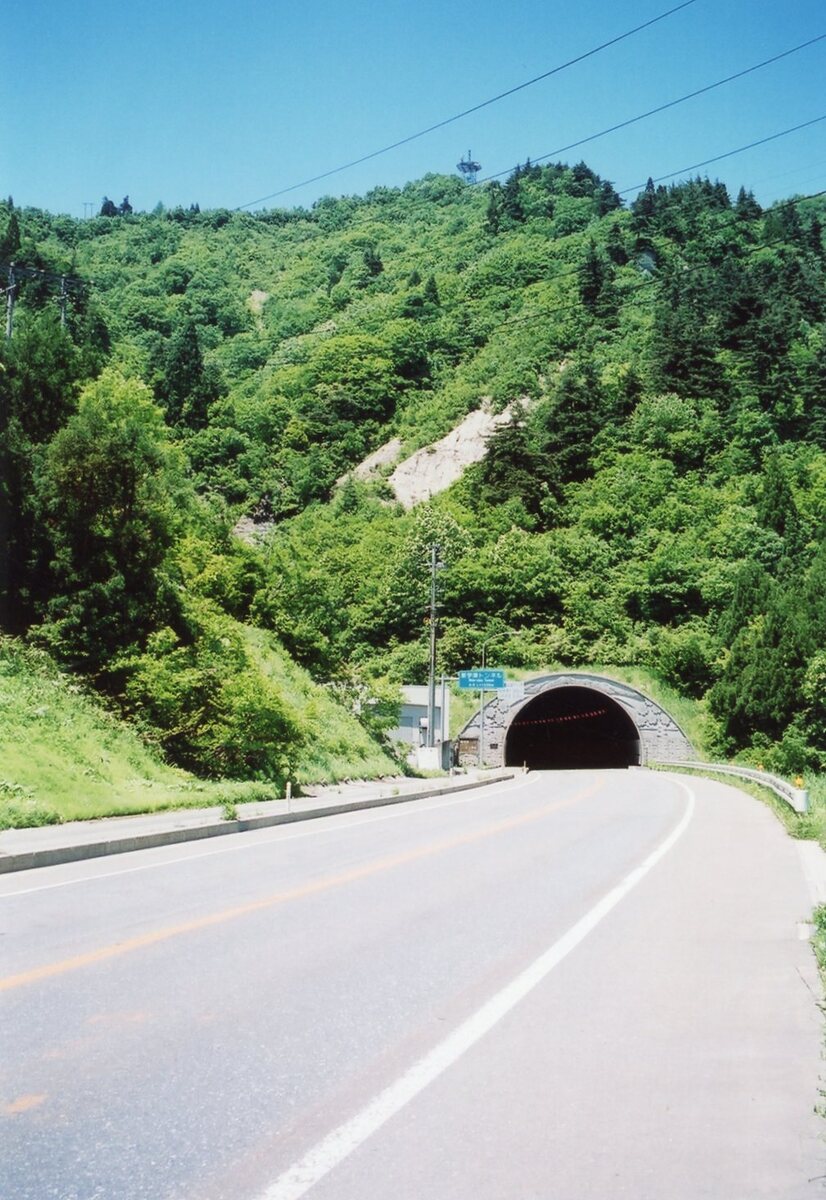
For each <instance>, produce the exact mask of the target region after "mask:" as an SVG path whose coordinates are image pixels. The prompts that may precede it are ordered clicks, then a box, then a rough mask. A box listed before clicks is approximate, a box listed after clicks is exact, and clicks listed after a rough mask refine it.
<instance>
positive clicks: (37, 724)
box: [0, 638, 274, 829]
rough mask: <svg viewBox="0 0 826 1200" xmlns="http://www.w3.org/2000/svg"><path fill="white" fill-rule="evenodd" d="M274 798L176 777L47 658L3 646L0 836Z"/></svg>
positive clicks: (252, 789)
mask: <svg viewBox="0 0 826 1200" xmlns="http://www.w3.org/2000/svg"><path fill="white" fill-rule="evenodd" d="M273 795H274V792H273V789H272V788H268V787H267V786H266V785H263V784H260V783H243V782H242V783H231V782H224V781H218V782H213V781H209V782H208V781H204V780H199V779H196V778H195V777H194V776H193V775H190V774H189V773H188V772H186V771H181V770H178V769H177V768H175V767H170V766H169V765H167V764H166V763H164V762H163V760H162V758H161V757H160V755H159V754H158V753H157V752H156V751H155V750H153V748H152V747H151V746H148V745H147V744H146V743H144V742H143V741H142V740H141V739H140V737H139V736H138V734H137V733H136V732H135V731H134V730H133V729H131V728H130V726H128V725H126V724H125V723H124V722H123V721H121V720H119V719H118V718H117V717H115V716H114V715H112V714H111V713H110V712H108V711H107V710H106V708H105V707H104V706H103V704H102V702H101V701H100V700H99V699H98V698H97V697H96V696H94V695H92V694H90V693H88V692H87V691H86V690H85V689H84V688H83V686H82V684H81V683H79V682H78V681H77V680H76V679H74V678H73V677H71V676H69V675H66V674H64V673H63V672H62V671H60V670H59V669H58V668H57V667H56V666H55V664H54V663H53V662H52V660H51V659H50V658H49V657H48V655H46V654H44V653H43V652H41V651H38V650H35V649H33V648H31V647H28V646H24V645H23V644H22V643H21V642H19V641H16V640H14V639H12V638H2V639H0V829H8V828H11V827H19V826H34V825H46V824H55V823H58V822H60V821H74V820H83V819H87V818H91V817H102V816H112V815H122V816H125V815H128V814H133V813H141V812H150V811H153V810H157V809H169V808H184V807H192V806H197V807H209V806H212V805H221V804H224V803H225V802H227V801H228V800H231V801H234V802H236V803H241V802H243V801H246V800H259V799H264V798H266V799H270V798H272V797H273Z"/></svg>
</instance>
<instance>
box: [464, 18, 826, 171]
mask: <svg viewBox="0 0 826 1200" xmlns="http://www.w3.org/2000/svg"><path fill="white" fill-rule="evenodd" d="M824 40H826V33H820V34H818V35H817V37H813V38H810V39H809V41H807V42H801V43H800V45H799V46H792V48H791V49H790V50H784V51H783V52H782V53H781V54H775V55H774V56H773V57H772V58H766V59H764V60H763V62H759V63H755V64H754V66H751V67H746V68H745V70H743V71H737V72H736V73H735V74H734V75H727V76H726V78H725V79H718V80H717V82H716V83H709V84H707V85H706V86H705V87H701V88H698V89H697V90H696V91H694V92H688V93H687V94H686V95H685V96H679V97H678V98H677V99H676V100H669V101H668V103H666V104H659V105H658V106H657V107H656V108H649V109H648V111H647V112H644V113H639V114H638V115H637V116H636V117H629V118H628V120H627V121H620V122H619V123H618V124H617V125H610V126H609V127H608V128H607V129H601V130H600V131H599V133H592V134H589V136H588V137H584V138H580V139H579V140H578V141H576V142H569V143H568V145H567V146H560V147H559V148H558V149H556V150H549V151H548V153H547V154H540V155H539V157H538V158H533V159H531V162H534V163H540V162H545V160H546V159H548V158H553V157H554V155H556V154H564V153H565V151H566V150H574V149H575V148H576V147H577V146H585V145H586V144H587V143H588V142H595V141H596V140H597V138H601V137H605V136H606V135H607V134H609V133H616V132H617V130H619V129H627V128H628V126H629V125H636V124H637V122H638V121H644V120H645V119H646V118H647V117H653V116H656V114H657V113H661V112H666V111H667V110H668V109H669V108H676V107H677V105H678V104H685V102H686V101H687V100H694V99H696V98H697V96H704V95H705V94H706V93H707V92H713V91H714V90H715V89H716V88H719V87H723V86H724V85H725V84H727V83H733V82H734V81H735V80H736V79H743V78H744V76H746V75H751V74H753V73H754V72H755V71H760V70H762V68H763V67H768V66H771V64H772V63H776V62H780V60H781V59H783V58H788V57H789V55H790V54H797V52H798V51H799V50H805V49H806V48H807V47H809V46H814V45H815V44H816V43H817V42H822V41H824ZM513 170H515V168H514V167H508V168H507V169H506V170H504V171H497V172H496V173H495V174H493V175H485V176H484V177H483V178H482V179H481V180H480V181H479V182H480V183H487V182H489V181H490V180H491V179H501V178H502V176H503V175H509V174H510V173H511V172H512V171H513ZM643 186H644V185H643ZM630 190H632V189H629V191H630ZM620 194H622V193H620Z"/></svg>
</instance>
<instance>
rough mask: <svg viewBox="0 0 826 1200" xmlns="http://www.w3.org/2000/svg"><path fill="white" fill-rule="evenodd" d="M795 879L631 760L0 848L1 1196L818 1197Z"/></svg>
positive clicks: (770, 847) (728, 808)
mask: <svg viewBox="0 0 826 1200" xmlns="http://www.w3.org/2000/svg"><path fill="white" fill-rule="evenodd" d="M810 908H811V902H810V900H809V897H808V895H807V892H806V888H805V885H804V880H803V875H802V871H801V868H800V864H799V861H798V857H797V853H796V847H795V845H794V843H793V842H791V841H790V840H789V839H787V838H786V837H785V835H784V834H783V832H782V830H781V829H780V827H779V825H778V824H777V823H776V821H775V820H774V818H773V817H772V816H771V814H770V813H769V812H768V811H767V810H765V809H764V808H763V807H762V806H760V805H759V804H758V803H756V802H755V801H753V800H751V799H749V798H748V797H746V796H744V795H742V794H741V793H738V792H736V791H735V790H733V789H731V788H729V787H726V786H724V785H722V784H716V783H710V782H707V781H703V780H696V781H690V780H683V781H680V780H677V779H676V778H674V777H670V776H664V775H659V774H650V773H648V772H642V771H627V772H623V771H618V772H557V773H541V774H531V775H528V776H525V777H520V778H518V779H516V780H513V781H510V782H507V783H503V784H500V785H496V786H495V787H491V788H486V789H483V790H480V791H479V792H476V793H470V794H463V795H462V796H461V797H443V798H437V799H433V800H431V801H425V802H419V803H417V804H415V805H410V806H407V805H403V806H399V807H394V808H392V809H387V810H378V811H371V812H369V813H353V814H348V815H345V816H339V817H330V818H326V819H323V820H318V821H311V822H307V823H306V824H304V825H301V826H283V827H279V828H277V829H273V830H268V831H264V832H260V833H252V834H243V835H239V836H237V837H236V838H233V839H222V844H221V845H217V846H216V845H215V844H208V845H205V844H204V843H195V844H192V845H188V846H185V847H181V846H175V847H169V848H167V849H163V850H153V851H144V852H142V853H140V854H135V855H124V856H120V857H118V858H117V859H99V860H94V861H90V862H86V863H76V864H71V865H67V866H63V867H54V868H48V869H43V870H39V871H36V872H35V871H30V872H25V873H20V874H19V875H16V876H11V877H5V878H3V879H2V880H0V961H2V968H0V1010H1V1011H0V1020H2V1025H0V1144H1V1145H2V1155H0V1196H2V1197H4V1198H5V1197H8V1198H9V1200H50V1198H52V1197H54V1198H55V1200H298V1197H300V1196H304V1195H307V1196H308V1197H310V1198H311V1200H424V1198H425V1197H427V1198H431V1197H432V1198H434V1200H521V1198H528V1197H531V1198H534V1197H535V1198H537V1200H608V1198H611V1200H613V1198H615V1197H616V1198H620V1197H627V1198H629V1200H649V1198H650V1200H661V1198H667V1200H704V1198H709V1200H758V1198H760V1197H774V1198H776V1200H798V1198H800V1200H803V1198H809V1197H815V1196H820V1195H826V1189H825V1188H824V1178H826V1163H825V1162H824V1156H823V1154H822V1148H821V1144H820V1142H819V1120H818V1118H816V1117H815V1116H814V1114H813V1109H814V1107H815V1105H816V1104H817V1103H818V1100H819V1093H818V1086H819V1079H818V1075H819V1067H820V1061H819V1060H820V1046H821V1025H820V1016H819V1011H818V1008H817V1004H816V995H815V993H816V990H817V984H816V977H815V971H814V965H813V960H812V955H811V950H810V948H809V947H808V945H807V944H806V943H805V941H802V940H801V939H800V936H799V929H798V923H799V922H804V921H805V920H806V919H807V917H808V914H809V910H810Z"/></svg>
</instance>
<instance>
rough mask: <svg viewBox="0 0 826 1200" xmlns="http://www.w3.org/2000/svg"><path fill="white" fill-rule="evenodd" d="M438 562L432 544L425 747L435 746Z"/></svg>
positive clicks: (437, 556) (437, 552)
mask: <svg viewBox="0 0 826 1200" xmlns="http://www.w3.org/2000/svg"><path fill="white" fill-rule="evenodd" d="M443 567H444V563H440V562H439V547H438V545H437V544H436V543H435V542H434V543H433V545H432V546H431V547H430V667H429V671H428V676H427V743H426V744H427V745H428V746H435V745H436V730H435V728H434V727H435V724H436V620H437V612H438V604H437V603H436V572H437V571H440V570H442V568H443Z"/></svg>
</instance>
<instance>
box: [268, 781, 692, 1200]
mask: <svg viewBox="0 0 826 1200" xmlns="http://www.w3.org/2000/svg"><path fill="white" fill-rule="evenodd" d="M673 782H674V785H675V786H676V787H679V788H682V789H683V790H684V791H685V793H686V794H687V796H688V804H687V805H686V809H685V812H684V813H683V816H682V818H681V819H680V821H679V823H678V824H677V826H676V828H674V829H673V830H672V832H671V833H670V834H669V835H668V837H667V838H666V839H665V841H663V842H661V843H660V845H659V846H658V847H657V849H656V850H654V851H653V853H651V854H649V855H648V857H647V858H646V859H645V860H644V861H643V862H642V863H641V864H640V865H639V866H638V867H636V868H635V869H634V870H633V871H631V873H630V874H628V875H626V876H625V878H624V879H623V880H622V882H621V883H619V884H617V886H616V887H615V888H613V889H612V890H611V891H610V892H609V893H608V894H607V895H606V896H604V897H603V898H602V900H600V901H599V902H598V903H597V904H595V905H594V907H593V908H592V909H591V910H590V911H589V912H587V913H586V914H585V916H584V917H581V918H580V920H579V921H577V922H576V924H575V925H573V926H571V928H570V929H569V930H568V931H567V933H564V934H563V935H562V937H561V938H560V939H559V940H558V941H556V942H554V944H553V945H552V946H551V947H550V948H549V949H548V950H546V951H544V953H543V954H541V955H540V956H539V958H537V959H535V961H534V962H533V963H531V965H530V966H529V967H528V968H527V969H526V970H524V971H523V972H522V973H521V974H519V975H517V976H516V978H515V979H513V980H512V981H511V982H510V983H509V984H507V985H506V986H505V987H504V988H503V989H502V990H501V991H499V992H497V993H496V995H495V996H493V997H491V999H490V1000H488V1001H487V1002H486V1003H485V1004H483V1005H482V1007H481V1008H479V1009H477V1011H476V1012H475V1013H473V1015H472V1016H470V1017H469V1018H468V1019H467V1020H466V1021H464V1022H463V1023H462V1024H461V1025H459V1026H458V1027H457V1028H456V1029H454V1031H453V1032H452V1033H451V1034H449V1035H448V1036H447V1037H446V1038H445V1039H444V1040H443V1041H442V1042H440V1043H439V1044H438V1045H437V1046H436V1047H434V1049H433V1050H431V1051H430V1052H429V1053H428V1054H426V1055H425V1056H424V1058H421V1059H419V1061H418V1062H417V1063H414V1065H413V1066H412V1067H411V1068H410V1069H409V1070H408V1071H406V1072H405V1073H404V1075H402V1076H400V1078H399V1079H397V1080H396V1081H395V1082H394V1083H391V1084H390V1086H389V1087H387V1088H385V1090H384V1091H383V1092H380V1093H379V1095H378V1096H376V1098H375V1099H374V1100H372V1101H371V1102H370V1103H369V1104H368V1105H367V1106H366V1107H365V1108H363V1109H362V1110H361V1112H359V1113H357V1114H356V1116H354V1117H353V1118H351V1120H349V1121H346V1122H345V1123H344V1124H343V1125H339V1127H338V1128H337V1129H334V1130H333V1131H332V1132H331V1133H329V1134H328V1135H327V1137H325V1138H323V1139H322V1141H320V1142H318V1143H317V1144H316V1145H315V1146H313V1147H312V1149H310V1150H309V1151H308V1152H307V1153H306V1154H305V1155H304V1156H303V1158H301V1159H299V1161H298V1162H296V1163H294V1164H293V1166H291V1167H290V1168H289V1169H288V1170H287V1171H285V1172H284V1173H283V1174H282V1175H280V1176H279V1178H278V1179H276V1180H275V1182H274V1183H272V1184H271V1185H270V1186H269V1187H267V1188H266V1189H265V1190H264V1191H263V1192H261V1193H260V1194H259V1195H258V1196H257V1197H256V1200H300V1197H302V1196H304V1195H306V1193H307V1192H308V1191H309V1190H310V1189H311V1188H312V1187H314V1186H315V1184H317V1183H318V1182H319V1181H320V1180H321V1179H323V1178H324V1176H325V1175H328V1174H329V1173H330V1171H332V1170H333V1169H334V1168H335V1167H337V1166H338V1165H339V1164H340V1163H342V1162H343V1161H344V1159H346V1158H347V1157H348V1156H349V1155H350V1154H352V1153H353V1151H354V1150H357V1149H358V1147H359V1146H361V1145H362V1143H364V1142H365V1141H366V1140H367V1139H368V1138H369V1137H371V1136H372V1135H373V1134H374V1133H376V1132H377V1130H379V1129H381V1127H382V1126H383V1125H385V1124H386V1123H387V1122H388V1121H389V1120H390V1119H391V1117H394V1116H395V1115H396V1114H397V1113H398V1112H400V1111H401V1109H403V1108H404V1107H405V1105H407V1104H409V1103H410V1101H411V1100H413V1099H415V1097H416V1096H418V1095H419V1093H420V1092H422V1091H424V1089H425V1088H426V1087H428V1085H429V1084H431V1083H433V1082H434V1080H436V1079H437V1078H438V1077H439V1076H440V1075H441V1074H443V1072H444V1071H446V1070H447V1069H448V1068H449V1067H451V1066H452V1065H453V1064H454V1063H455V1062H456V1061H457V1060H458V1059H459V1058H461V1056H462V1055H463V1054H465V1053H466V1052H467V1051H468V1050H469V1049H471V1047H472V1046H474V1045H475V1044H476V1043H477V1042H478V1041H480V1040H481V1039H482V1038H483V1037H484V1036H485V1035H486V1034H487V1033H489V1032H490V1030H491V1029H493V1027H494V1026H495V1025H496V1024H497V1023H498V1022H499V1021H501V1020H502V1018H503V1017H504V1016H506V1015H507V1014H508V1013H509V1012H510V1011H511V1009H513V1008H515V1007H516V1005H517V1004H519V1002H520V1001H521V1000H523V999H524V998H525V997H526V996H527V995H528V994H529V993H530V992H531V991H533V989H534V988H535V987H536V986H537V985H538V984H539V983H541V982H542V980H543V979H545V978H546V976H547V975H549V974H550V972H551V971H552V970H553V969H554V967H556V966H558V965H559V963H561V962H562V960H563V959H564V958H566V957H567V955H568V954H570V953H571V951H572V950H573V949H575V947H577V946H578V945H579V944H580V942H582V941H583V940H584V939H585V938H586V937H587V936H588V934H589V933H591V931H592V930H593V929H595V928H596V926H597V925H599V923H600V921H602V920H603V918H604V917H606V916H607V915H608V914H609V913H610V912H611V910H612V909H613V908H615V907H616V905H618V904H619V902H620V901H621V900H622V899H623V898H624V897H625V896H627V895H628V893H629V892H630V891H631V890H632V889H633V888H634V887H636V885H637V884H638V883H639V882H640V880H641V879H643V877H644V876H645V875H647V874H648V872H649V871H650V870H651V868H652V867H654V866H655V865H656V864H657V863H658V862H659V861H660V859H661V858H663V857H664V856H665V855H666V854H667V853H668V851H669V850H670V849H671V848H672V846H673V845H674V844H675V843H676V842H677V841H678V839H679V838H680V837H681V836H682V834H683V833H684V832H685V830H686V829H687V828H688V825H689V823H690V821H691V818H692V816H693V815H694V806H695V796H694V792H693V791H692V790H691V788H689V787H688V786H687V784H684V783H681V782H679V781H678V780H674V781H673Z"/></svg>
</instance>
